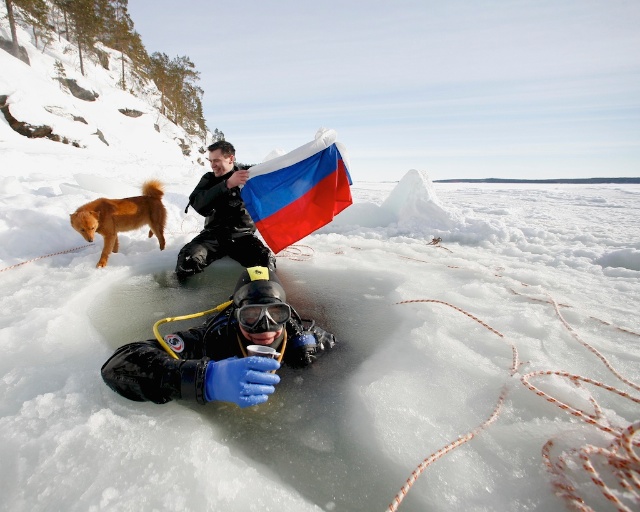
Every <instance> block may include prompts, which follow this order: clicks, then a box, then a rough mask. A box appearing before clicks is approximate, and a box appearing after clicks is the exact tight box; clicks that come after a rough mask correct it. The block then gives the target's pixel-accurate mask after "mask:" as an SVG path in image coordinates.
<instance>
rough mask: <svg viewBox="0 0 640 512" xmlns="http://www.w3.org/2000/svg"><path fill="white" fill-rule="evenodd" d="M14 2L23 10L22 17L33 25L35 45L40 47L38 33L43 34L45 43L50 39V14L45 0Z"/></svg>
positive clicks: (16, 0)
mask: <svg viewBox="0 0 640 512" xmlns="http://www.w3.org/2000/svg"><path fill="white" fill-rule="evenodd" d="M13 3H14V4H15V5H16V6H17V7H20V9H21V10H22V13H21V14H22V19H23V21H24V22H25V23H28V24H29V25H31V29H32V30H33V38H34V40H35V46H36V48H37V47H38V34H39V33H41V34H42V36H41V37H42V38H43V39H44V41H43V44H45V45H46V44H47V42H48V41H49V36H48V28H49V27H48V26H47V25H48V23H47V22H48V16H49V8H48V7H47V4H46V3H45V2H44V0H13Z"/></svg>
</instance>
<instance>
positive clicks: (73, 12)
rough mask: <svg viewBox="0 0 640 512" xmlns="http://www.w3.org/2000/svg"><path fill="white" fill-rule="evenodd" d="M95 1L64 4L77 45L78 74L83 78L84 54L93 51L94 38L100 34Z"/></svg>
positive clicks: (73, 1) (77, 0) (76, 0)
mask: <svg viewBox="0 0 640 512" xmlns="http://www.w3.org/2000/svg"><path fill="white" fill-rule="evenodd" d="M94 1H95V0H72V1H69V2H67V3H66V6H67V9H68V14H69V19H70V21H71V23H72V25H73V28H74V31H75V35H76V42H77V44H78V58H79V59H80V73H82V75H83V76H84V60H83V59H84V54H83V51H84V53H89V52H91V51H92V50H93V48H94V45H95V42H96V36H97V35H98V34H99V33H100V29H101V21H100V19H99V18H98V15H97V14H96V10H95V4H94Z"/></svg>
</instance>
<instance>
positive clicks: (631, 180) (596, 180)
mask: <svg viewBox="0 0 640 512" xmlns="http://www.w3.org/2000/svg"><path fill="white" fill-rule="evenodd" d="M433 181H434V183H534V184H545V183H550V184H554V183H558V184H573V185H597V184H603V183H640V178H576V179H562V178H558V179H552V180H514V179H503V178H483V179H454V180H433Z"/></svg>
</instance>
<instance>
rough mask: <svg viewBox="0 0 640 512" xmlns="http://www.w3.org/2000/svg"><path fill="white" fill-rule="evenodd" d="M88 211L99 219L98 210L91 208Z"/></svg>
mask: <svg viewBox="0 0 640 512" xmlns="http://www.w3.org/2000/svg"><path fill="white" fill-rule="evenodd" d="M89 213H90V214H91V215H93V216H94V217H95V218H96V219H98V220H100V212H98V211H94V210H91V211H90V212H89Z"/></svg>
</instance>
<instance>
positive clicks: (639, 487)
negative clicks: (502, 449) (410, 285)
mask: <svg viewBox="0 0 640 512" xmlns="http://www.w3.org/2000/svg"><path fill="white" fill-rule="evenodd" d="M549 298H550V300H549V301H548V302H549V303H550V304H552V305H553V306H554V309H555V312H556V314H557V316H558V318H559V319H560V321H561V322H562V324H563V326H564V327H565V328H566V329H567V330H568V331H569V332H570V333H571V335H572V336H573V337H574V338H575V339H576V340H577V341H578V342H579V343H580V344H581V345H582V346H584V347H585V348H587V349H588V350H589V351H590V352H592V353H593V354H595V355H596V356H597V357H598V358H599V359H600V360H601V361H602V363H603V364H604V365H605V367H606V368H607V369H608V370H609V371H611V373H613V374H614V375H615V376H616V377H617V378H618V379H619V380H621V381H622V382H624V383H625V384H627V385H628V386H630V387H632V388H633V389H636V390H638V389H640V387H639V386H638V385H637V384H635V383H634V382H632V381H630V380H629V379H627V378H625V377H624V376H622V375H621V374H620V373H619V372H618V371H617V370H615V368H613V366H612V365H611V363H609V361H607V359H606V358H605V357H604V356H603V355H602V354H601V353H600V352H599V351H598V350H596V349H595V348H593V347H592V346H591V345H589V344H588V343H586V342H585V341H584V340H582V339H581V338H580V336H578V334H577V333H576V332H575V331H574V330H573V328H572V327H571V326H570V325H569V324H568V322H567V321H566V320H565V319H564V317H563V316H562V314H561V313H560V309H559V305H558V303H557V302H556V301H555V300H554V299H553V298H552V297H551V296H549ZM417 302H426V303H429V302H431V303H436V304H443V305H445V306H448V307H450V308H452V309H454V310H456V311H458V312H460V313H463V314H464V315H466V316H467V317H469V318H471V319H473V320H474V321H476V322H478V323H479V324H480V325H482V326H483V327H485V328H486V329H488V330H489V331H491V332H493V333H494V334H496V335H497V336H499V337H500V338H502V339H504V335H503V334H502V333H500V332H499V331H497V330H496V329H494V328H492V327H491V326H489V325H488V324H486V323H485V322H483V321H482V320H480V319H479V318H477V317H475V316H474V315H472V314H471V313H468V312H466V311H464V310H463V309H461V308H459V307H457V306H454V305H452V304H449V303H447V302H444V301H440V300H434V299H422V300H406V301H402V302H398V303H397V304H410V303H417ZM567 307H569V306H567ZM632 334H635V333H632ZM510 345H511V347H512V353H513V360H512V366H511V370H510V375H511V376H514V375H515V373H516V371H517V369H518V367H519V366H520V364H522V363H519V362H518V352H517V349H516V347H515V345H514V344H513V343H510ZM548 375H557V376H560V377H564V378H568V379H569V380H570V381H571V382H572V383H573V384H574V385H576V386H577V387H580V388H582V389H585V390H586V388H584V386H583V384H582V383H585V384H591V385H593V386H597V387H600V388H602V389H605V390H607V391H609V392H611V393H614V394H617V395H619V396H620V397H622V398H625V399H627V400H630V401H632V402H633V403H637V404H640V398H638V397H635V396H632V395H630V394H629V393H626V392H624V391H622V390H619V389H617V388H614V387H613V386H609V385H607V384H603V383H601V382H598V381H595V380H593V379H590V378H587V377H582V376H580V375H574V374H570V373H568V372H563V371H551V370H549V371H536V372H531V373H528V374H526V375H523V376H522V377H520V381H521V382H522V384H524V385H525V386H526V387H527V388H528V389H530V390H531V391H533V392H534V393H536V395H538V396H541V397H543V398H544V399H545V400H547V401H548V402H550V403H552V404H554V405H556V406H558V407H559V408H560V409H562V410H565V411H567V412H569V413H570V414H571V415H573V416H574V417H576V418H579V419H581V420H582V421H584V422H585V423H587V424H589V425H593V426H595V427H596V428H598V429H600V430H601V431H603V432H605V433H607V434H609V435H611V436H613V441H612V443H611V444H610V446H609V447H608V448H600V447H596V446H592V445H586V446H583V447H582V448H580V449H579V450H575V449H574V450H572V451H571V452H570V454H569V455H574V456H576V455H577V457H578V458H579V459H580V463H576V462H574V463H573V464H571V467H582V468H583V470H584V471H586V472H587V473H588V475H589V477H590V479H591V481H592V482H593V483H594V484H595V485H596V487H597V488H598V489H599V490H600V491H601V493H602V495H603V496H604V497H605V499H607V500H608V501H609V502H611V503H612V504H613V505H614V506H615V507H616V510H618V511H620V512H632V509H630V508H629V507H627V506H626V505H625V504H624V503H622V501H621V499H620V498H619V497H618V495H616V494H615V493H614V492H613V491H612V490H611V489H610V487H609V486H608V485H607V483H605V481H604V479H603V478H602V477H601V476H600V474H599V473H598V472H597V470H596V469H595V467H594V465H593V463H592V462H591V459H592V458H594V457H598V458H600V459H604V461H605V462H606V463H607V464H608V465H609V467H610V468H612V474H613V478H609V480H610V481H611V480H614V481H615V482H616V483H617V484H618V485H619V487H620V488H621V489H622V490H623V491H624V493H623V494H622V496H624V497H625V499H626V500H631V501H633V502H634V503H635V504H638V503H640V493H639V492H638V491H640V457H639V456H638V455H637V454H636V453H635V452H634V446H640V440H634V438H635V437H636V436H638V435H639V434H640V421H636V422H634V423H632V424H631V425H629V426H628V427H626V428H625V429H621V428H617V427H613V426H611V425H610V424H609V423H608V420H607V418H606V417H605V415H604V413H603V410H602V408H601V407H600V406H599V404H598V403H597V401H596V400H595V399H594V398H593V396H590V397H589V402H590V403H591V405H592V406H593V414H589V413H587V412H585V411H582V410H580V409H576V408H574V407H571V406H569V405H567V404H565V403H563V402H561V401H560V400H558V399H556V398H554V397H552V396H551V395H549V394H547V393H545V392H544V391H541V390H540V389H539V388H537V387H535V386H534V385H533V384H531V383H530V382H529V380H530V379H532V378H535V377H542V376H548ZM506 394H507V387H506V385H505V386H504V387H503V389H502V391H501V393H500V396H499V397H498V401H497V404H496V406H495V408H494V410H493V412H492V413H491V415H490V416H489V418H487V420H485V421H484V422H483V423H482V424H480V425H479V426H478V427H476V428H475V429H473V430H472V431H470V432H468V433H467V434H465V435H463V436H460V437H459V438H458V439H457V440H456V441H453V442H452V443H450V444H448V445H446V446H445V447H443V448H441V449H440V450H438V451H436V452H435V453H433V454H431V455H430V456H429V457H427V458H425V459H424V460H423V461H422V462H421V463H420V464H419V465H418V466H417V467H416V469H415V470H414V471H413V472H412V473H411V475H410V476H409V478H408V479H407V481H406V483H405V484H404V486H403V487H402V488H401V489H400V491H399V492H398V493H397V494H396V496H395V498H394V499H393V500H392V501H391V503H390V504H389V506H388V508H387V511H391V512H395V511H396V510H398V507H399V506H400V503H401V502H402V500H403V499H404V497H405V496H406V495H407V494H408V492H409V490H410V489H411V487H412V486H413V484H414V483H415V482H416V480H417V479H418V477H419V476H420V475H421V474H422V473H423V472H424V470H425V469H426V468H427V467H428V466H429V465H430V464H432V463H433V462H435V461H436V460H438V459H440V458H441V457H442V456H444V455H446V454H447V453H449V452H450V451H452V450H454V449H455V448H457V447H459V446H461V445H463V444H464V443H466V442H468V441H470V440H471V439H473V438H474V437H475V436H476V435H477V434H479V433H480V432H481V431H483V430H485V429H486V428H487V427H488V426H489V425H490V424H492V423H493V422H494V421H495V420H496V419H497V417H498V415H499V413H500V411H501V408H502V405H503V403H504V400H505V398H506ZM553 446H554V441H553V440H549V441H548V442H547V443H546V444H545V445H544V447H543V448H542V458H543V461H544V463H545V465H546V467H547V469H548V470H549V471H550V472H551V473H552V474H553V475H554V476H555V477H556V478H555V480H554V481H553V482H552V485H553V487H554V489H555V492H556V495H557V496H559V497H561V498H563V499H565V500H566V501H567V502H568V504H569V505H570V506H572V507H573V508H575V509H577V510H580V511H582V512H594V511H593V509H592V508H591V507H589V506H588V505H586V504H585V500H584V499H583V498H582V497H581V496H580V495H579V493H578V491H577V490H576V486H575V485H574V484H573V483H572V482H571V480H570V479H569V477H568V476H567V474H566V473H567V472H568V467H569V464H568V463H567V456H565V455H563V456H560V457H559V458H558V460H557V461H552V459H551V448H552V447H553ZM618 494H620V493H618Z"/></svg>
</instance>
